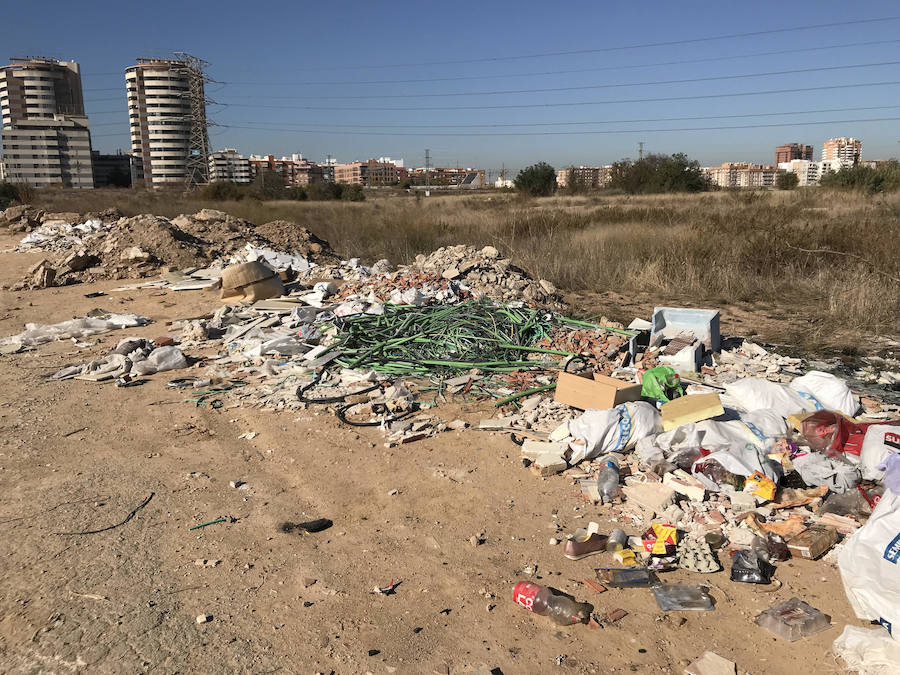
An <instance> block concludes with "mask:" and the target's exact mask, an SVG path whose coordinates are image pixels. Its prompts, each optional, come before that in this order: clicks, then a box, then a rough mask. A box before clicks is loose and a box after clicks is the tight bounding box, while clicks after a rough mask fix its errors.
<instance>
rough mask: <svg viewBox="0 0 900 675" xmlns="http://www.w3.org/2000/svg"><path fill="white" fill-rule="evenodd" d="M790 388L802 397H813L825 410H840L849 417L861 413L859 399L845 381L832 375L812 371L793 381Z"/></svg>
mask: <svg viewBox="0 0 900 675" xmlns="http://www.w3.org/2000/svg"><path fill="white" fill-rule="evenodd" d="M790 388H791V389H793V390H794V391H796V392H797V393H798V394H800V395H801V396H804V395H808V396H812V397H813V398H814V399H815V400H816V401H818V402H819V404H820V405H821V406H822V408H823V409H825V410H838V411H840V412H842V413H844V414H845V415H847V416H848V417H853V416H854V415H856V413H858V412H859V397H857V396H854V394H853V392H852V391H850V387H848V386H847V383H846V382H844V380H842V379H840V378H839V377H836V376H835V375H832V374H831V373H823V372H822V371H821V370H811V371H809V372H808V373H806V375H801V376H800V377H798V378H795V379H794V380H793V381H791V384H790ZM804 398H805V396H804Z"/></svg>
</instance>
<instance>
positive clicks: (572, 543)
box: [563, 523, 608, 560]
mask: <svg viewBox="0 0 900 675" xmlns="http://www.w3.org/2000/svg"><path fill="white" fill-rule="evenodd" d="M599 529H600V526H599V525H598V524H597V523H591V524H590V525H588V529H586V530H585V529H583V528H582V529H579V530H576V531H575V534H573V535H571V536H570V537H569V538H568V539H567V540H566V545H565V548H564V549H563V555H564V556H566V557H567V558H568V559H569V560H581V559H582V558H587V557H588V556H589V555H594V554H595V553H603V552H604V551H606V540H607V539H608V537H607V536H606V535H605V534H600V533H599V531H598V530H599Z"/></svg>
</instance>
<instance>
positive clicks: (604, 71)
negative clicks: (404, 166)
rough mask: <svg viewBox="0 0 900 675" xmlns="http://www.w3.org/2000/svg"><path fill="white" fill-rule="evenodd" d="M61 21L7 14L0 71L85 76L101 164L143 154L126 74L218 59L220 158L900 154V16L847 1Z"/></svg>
mask: <svg viewBox="0 0 900 675" xmlns="http://www.w3.org/2000/svg"><path fill="white" fill-rule="evenodd" d="M44 7H45V9H46V12H47V13H49V14H52V15H53V16H54V17H55V19H56V20H55V21H53V22H45V21H44V20H43V17H41V16H37V15H36V13H35V12H33V11H29V8H28V7H27V6H14V7H11V8H9V9H8V11H7V13H6V21H5V22H4V25H3V27H0V38H2V44H3V45H4V47H5V48H6V50H7V51H8V52H9V53H8V54H6V55H2V56H3V57H4V58H6V57H10V56H23V55H29V54H36V53H42V54H46V55H48V56H53V57H57V58H60V59H66V60H75V61H78V62H79V63H80V64H81V70H82V75H83V78H84V92H85V112H86V114H87V115H88V116H89V117H90V118H91V136H92V142H93V146H94V147H95V148H96V149H99V150H100V151H102V152H113V151H115V150H116V149H128V148H129V147H130V141H129V126H128V113H127V107H126V99H125V89H124V84H125V83H124V73H125V69H126V68H128V67H130V66H132V65H133V64H134V63H135V60H136V59H138V58H141V57H148V58H171V56H172V54H173V53H174V52H179V51H186V52H189V53H191V54H194V55H195V56H197V57H199V58H202V59H204V60H206V61H208V62H209V63H210V66H209V68H208V69H207V74H208V75H209V76H210V78H211V79H212V80H213V82H210V83H209V84H208V86H207V92H206V93H207V95H208V96H209V97H210V98H211V99H213V100H214V101H216V102H217V104H216V105H211V106H210V107H209V110H208V114H209V118H210V120H211V121H212V122H213V123H214V124H216V125H217V126H213V127H212V128H211V129H210V149H211V150H214V149H221V148H224V147H230V148H237V149H238V150H239V151H240V152H242V153H243V154H247V155H249V154H263V155H266V154H275V155H279V156H281V155H290V154H294V153H302V154H303V155H305V156H308V157H314V158H317V159H319V160H323V159H324V158H325V157H326V156H328V155H331V156H333V157H339V158H340V160H341V161H343V162H352V161H354V160H363V161H364V160H365V159H367V158H369V157H379V156H383V155H390V156H402V157H405V158H406V159H407V163H408V164H409V165H421V164H423V163H424V157H423V155H424V149H425V148H426V147H427V148H430V149H431V152H432V157H433V163H435V164H440V165H443V166H457V165H459V166H481V167H485V168H487V169H489V170H492V171H495V172H496V171H498V170H499V169H500V168H501V166H502V165H504V164H505V166H506V167H507V168H508V169H509V170H510V171H514V170H517V169H519V168H521V167H523V166H525V165H528V164H531V163H533V162H536V161H539V160H545V161H547V162H549V163H550V164H553V165H554V166H556V167H558V168H560V167H564V166H569V165H578V164H583V163H591V164H601V165H602V164H608V163H611V162H614V161H616V160H619V159H622V158H625V157H632V158H635V157H636V156H637V154H638V143H640V142H643V143H644V152H645V153H651V152H658V153H663V154H671V153H674V152H685V153H686V154H688V155H689V156H690V157H691V158H694V159H697V160H698V161H699V162H700V163H701V164H703V165H705V166H709V165H715V164H720V163H722V162H726V161H746V162H752V163H769V162H771V158H770V156H771V148H772V147H773V146H776V145H780V144H783V143H790V142H793V141H794V140H795V139H802V142H804V143H808V144H811V145H813V146H814V147H816V148H817V149H818V148H820V147H821V146H822V144H823V143H824V141H825V140H826V139H828V138H832V137H835V136H854V137H857V138H864V139H865V141H866V149H867V151H866V152H867V156H868V157H877V158H889V157H893V156H897V150H896V142H897V133H896V128H897V121H898V120H900V82H896V81H895V78H894V75H893V73H894V72H896V70H897V63H898V60H897V56H896V54H897V46H898V45H900V38H897V37H896V32H897V31H896V29H897V27H898V26H900V12H898V11H897V8H896V5H895V4H894V3H890V2H873V3H869V4H867V5H866V8H865V13H863V12H862V11H861V10H852V11H851V10H848V9H847V8H846V6H845V5H844V4H842V3H836V2H834V3H832V2H824V3H823V2H815V3H814V2H800V3H793V4H790V5H784V4H783V3H782V4H776V3H774V2H762V3H759V4H757V5H755V6H754V7H752V8H743V7H728V8H724V9H718V10H709V9H708V8H707V7H705V6H701V5H700V4H699V3H686V4H681V5H679V6H678V7H672V6H669V5H668V4H664V3H650V4H646V3H645V4H644V5H642V6H641V7H640V8H632V7H597V6H595V5H591V4H587V3H583V4H582V3H575V4H573V5H570V6H569V7H567V8H566V11H565V12H562V11H560V10H559V8H556V7H548V6H545V5H541V4H538V3H528V2H526V3H524V4H522V3H518V4H517V5H516V6H515V7H516V8H518V9H517V10H516V11H513V7H512V6H511V5H510V6H506V5H503V4H495V5H491V6H489V7H485V8H484V10H483V12H480V13H479V16H478V20H477V21H474V20H471V18H470V17H461V16H457V15H455V14H453V13H448V12H442V11H441V10H440V9H435V8H429V9H427V10H423V11H422V12H416V13H410V12H408V11H405V10H404V9H403V8H399V7H371V6H369V5H365V4H362V3H352V2H351V3H346V5H345V6H342V9H341V10H335V9H334V8H328V7H304V8H297V7H286V8H283V7H280V6H279V11H278V20H277V21H276V20H274V19H275V15H274V14H272V13H271V12H267V11H266V5H265V3H263V5H262V6H258V7H254V8H252V9H250V8H246V7H245V6H244V5H241V4H238V3H236V2H229V1H226V2H217V3H209V2H197V3H191V4H190V6H182V5H180V4H178V3H175V2H170V1H169V0H163V1H161V2H159V3H157V4H156V5H155V7H156V10H157V11H155V12H154V13H152V14H149V15H147V16H146V17H145V18H144V19H142V23H141V26H142V30H138V31H132V30H128V31H124V30H122V28H123V27H124V26H125V25H126V24H127V22H128V16H127V15H126V14H125V13H123V12H121V10H120V6H119V5H118V4H117V3H111V2H105V1H98V2H96V3H93V5H92V9H93V10H95V11H91V12H87V13H85V12H82V11H81V10H79V9H77V8H74V7H73V6H72V5H70V4H68V3H63V2H60V1H59V0H48V2H47V3H46V4H45V5H44ZM103 7H106V8H108V10H109V11H102V9H101V8H103ZM523 10H524V11H523ZM176 12H177V14H175V13H176ZM174 16H178V17H180V18H179V20H178V21H173V20H172V18H173V17H174ZM198 26H203V28H202V29H199V28H198ZM235 27H237V29H238V30H235ZM159 34H164V35H166V41H167V44H160V40H159V39H158V38H156V37H154V36H155V35H159ZM85 35H97V36H102V37H103V39H102V40H85V39H84V37H85ZM226 37H227V39H226ZM274 47H277V48H274ZM861 120H864V121H861Z"/></svg>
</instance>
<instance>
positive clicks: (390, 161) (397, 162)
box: [335, 157, 404, 169]
mask: <svg viewBox="0 0 900 675" xmlns="http://www.w3.org/2000/svg"><path fill="white" fill-rule="evenodd" d="M378 161H379V162H381V163H382V164H393V165H394V166H396V167H397V168H400V169H402V168H404V167H403V158H402V157H401V158H400V159H391V158H390V157H379V158H378ZM336 163H337V162H335V164H336Z"/></svg>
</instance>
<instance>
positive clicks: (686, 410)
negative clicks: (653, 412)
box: [661, 394, 725, 431]
mask: <svg viewBox="0 0 900 675" xmlns="http://www.w3.org/2000/svg"><path fill="white" fill-rule="evenodd" d="M661 412H662V425H663V430H664V431H671V430H672V429H675V428H677V427H680V426H681V425H682V424H688V423H690V422H700V421H702V420H708V419H711V418H713V417H718V416H719V415H724V414H725V408H723V407H722V401H721V400H720V399H719V395H718V394H691V395H689V396H681V397H680V398H676V399H674V400H672V401H669V402H668V403H664V404H663V407H662V410H661Z"/></svg>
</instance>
